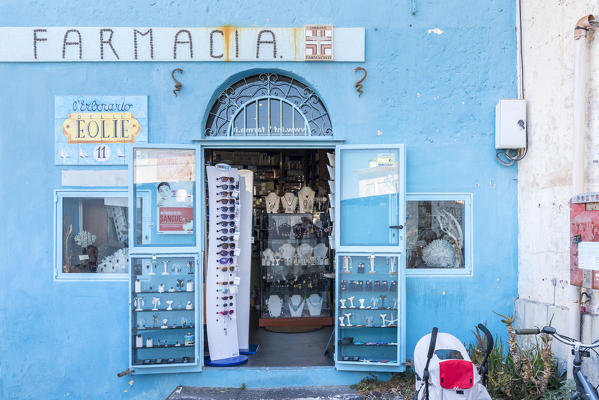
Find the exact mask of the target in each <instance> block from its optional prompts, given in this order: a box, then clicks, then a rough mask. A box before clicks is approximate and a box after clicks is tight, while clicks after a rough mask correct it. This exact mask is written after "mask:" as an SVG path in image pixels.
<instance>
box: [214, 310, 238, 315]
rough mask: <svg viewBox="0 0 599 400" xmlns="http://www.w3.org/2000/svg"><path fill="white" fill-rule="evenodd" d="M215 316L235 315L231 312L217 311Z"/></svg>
mask: <svg viewBox="0 0 599 400" xmlns="http://www.w3.org/2000/svg"><path fill="white" fill-rule="evenodd" d="M216 313H217V314H222V315H231V314H233V313H235V311H233V310H225V311H217V312H216Z"/></svg>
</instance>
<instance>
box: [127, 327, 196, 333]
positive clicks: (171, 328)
mask: <svg viewBox="0 0 599 400" xmlns="http://www.w3.org/2000/svg"><path fill="white" fill-rule="evenodd" d="M175 329H194V327H193V326H176V327H174V328H173V327H170V326H169V327H168V328H161V327H157V328H140V329H137V328H135V329H133V331H135V332H146V331H168V330H175Z"/></svg>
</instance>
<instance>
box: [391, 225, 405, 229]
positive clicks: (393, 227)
mask: <svg viewBox="0 0 599 400" xmlns="http://www.w3.org/2000/svg"><path fill="white" fill-rule="evenodd" d="M389 229H403V225H389Z"/></svg>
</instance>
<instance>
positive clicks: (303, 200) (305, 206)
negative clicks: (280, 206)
mask: <svg viewBox="0 0 599 400" xmlns="http://www.w3.org/2000/svg"><path fill="white" fill-rule="evenodd" d="M314 195H315V192H314V190H312V189H311V188H309V187H308V186H304V187H303V188H301V189H300V191H299V192H297V196H298V198H299V200H300V201H299V210H300V213H311V212H312V211H313V210H314Z"/></svg>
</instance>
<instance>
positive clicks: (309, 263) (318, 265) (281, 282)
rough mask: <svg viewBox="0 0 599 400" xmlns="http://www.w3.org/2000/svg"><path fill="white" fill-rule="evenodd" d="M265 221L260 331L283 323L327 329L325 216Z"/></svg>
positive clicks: (328, 258)
mask: <svg viewBox="0 0 599 400" xmlns="http://www.w3.org/2000/svg"><path fill="white" fill-rule="evenodd" d="M265 217H266V218H265V219H264V221H265V225H266V226H265V227H264V229H265V231H266V233H265V234H264V235H262V240H261V243H260V264H261V273H262V290H261V292H262V315H261V318H260V326H269V325H283V324H284V322H283V321H282V320H283V319H289V318H293V319H306V318H307V319H310V323H311V324H321V325H331V324H332V318H331V280H330V279H329V278H328V277H327V276H326V274H327V273H330V271H331V251H330V250H329V247H328V236H329V232H330V229H331V227H332V225H331V221H330V219H329V218H328V214H327V213H325V212H315V213H281V214H274V213H273V214H266V215H265ZM287 322H290V321H287ZM292 323H293V324H297V323H305V321H303V322H302V321H293V322H292Z"/></svg>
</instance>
